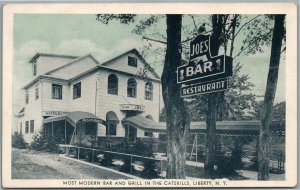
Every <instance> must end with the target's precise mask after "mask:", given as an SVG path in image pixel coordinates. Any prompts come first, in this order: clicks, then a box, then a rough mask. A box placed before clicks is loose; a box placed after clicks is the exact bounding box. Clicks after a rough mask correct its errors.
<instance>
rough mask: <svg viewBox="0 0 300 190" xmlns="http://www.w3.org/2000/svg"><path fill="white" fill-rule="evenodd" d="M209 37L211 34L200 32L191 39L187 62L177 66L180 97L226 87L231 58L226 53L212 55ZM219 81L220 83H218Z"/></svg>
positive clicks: (230, 73)
mask: <svg viewBox="0 0 300 190" xmlns="http://www.w3.org/2000/svg"><path fill="white" fill-rule="evenodd" d="M210 39H211V35H203V34H200V35H198V36H197V37H196V38H195V39H194V40H192V41H191V43H190V60H189V62H188V64H185V65H182V66H179V67H177V83H178V84H182V85H183V86H182V88H181V96H182V97H184V96H191V95H196V94H202V93H210V92H216V91H220V90H226V89H227V88H228V85H227V83H228V82H227V81H228V80H227V77H229V76H231V75H232V58H231V57H229V56H226V55H216V56H212V55H211V47H212V46H213V44H211V40H210ZM214 81H217V83H215V82H214ZM219 82H221V84H222V85H219V84H220V83H219ZM200 83H201V84H202V85H200V86H201V87H200V86H199V84H200ZM214 84H216V85H214ZM187 86H189V87H187ZM210 86H214V88H210ZM204 89H205V90H204Z"/></svg>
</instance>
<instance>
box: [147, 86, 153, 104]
mask: <svg viewBox="0 0 300 190" xmlns="http://www.w3.org/2000/svg"><path fill="white" fill-rule="evenodd" d="M145 99H146V100H152V99H153V85H152V82H146V84H145Z"/></svg>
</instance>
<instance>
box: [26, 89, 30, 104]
mask: <svg viewBox="0 0 300 190" xmlns="http://www.w3.org/2000/svg"><path fill="white" fill-rule="evenodd" d="M25 103H26V104H28V103H29V92H28V91H26V93H25Z"/></svg>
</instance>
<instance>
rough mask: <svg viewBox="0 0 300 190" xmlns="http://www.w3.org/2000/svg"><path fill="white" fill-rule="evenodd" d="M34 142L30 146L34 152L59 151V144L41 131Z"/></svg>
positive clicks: (34, 137) (35, 136)
mask: <svg viewBox="0 0 300 190" xmlns="http://www.w3.org/2000/svg"><path fill="white" fill-rule="evenodd" d="M32 138H33V141H32V142H31V144H30V148H31V149H33V150H37V151H41V150H45V151H49V152H56V151H57V144H56V142H55V140H54V139H52V138H51V137H47V136H46V135H45V134H44V133H43V131H39V132H38V133H37V134H35V135H34V136H33V137H32Z"/></svg>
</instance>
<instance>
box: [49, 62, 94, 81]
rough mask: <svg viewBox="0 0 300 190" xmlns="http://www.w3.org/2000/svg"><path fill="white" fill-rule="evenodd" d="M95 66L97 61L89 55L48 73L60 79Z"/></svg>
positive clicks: (73, 75) (68, 77)
mask: <svg viewBox="0 0 300 190" xmlns="http://www.w3.org/2000/svg"><path fill="white" fill-rule="evenodd" d="M96 66H97V63H96V62H95V61H94V60H93V59H92V58H91V57H85V58H83V59H82V60H79V61H77V62H75V63H72V64H70V65H67V66H66V67H63V68H61V69H59V70H57V71H54V72H52V73H50V75H52V76H55V77H58V78H62V79H70V78H72V77H75V76H76V75H79V74H80V73H83V72H85V71H87V70H89V69H92V68H94V67H96Z"/></svg>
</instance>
